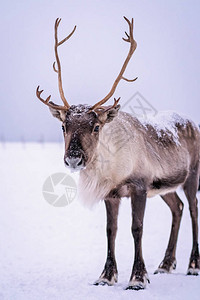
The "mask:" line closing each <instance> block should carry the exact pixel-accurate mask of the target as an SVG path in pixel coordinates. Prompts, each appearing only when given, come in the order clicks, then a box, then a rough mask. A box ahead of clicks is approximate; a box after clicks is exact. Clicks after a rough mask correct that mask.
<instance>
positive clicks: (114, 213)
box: [94, 198, 120, 285]
mask: <svg viewBox="0 0 200 300" xmlns="http://www.w3.org/2000/svg"><path fill="white" fill-rule="evenodd" d="M119 202H120V199H119V198H112V199H106V200H105V205H106V213H107V240H108V252H107V259H106V263H105V267H104V270H103V272H102V274H101V276H100V277H99V279H98V280H97V281H96V282H95V283H94V284H95V285H99V284H101V285H104V284H108V285H113V284H114V283H115V282H117V264H116V260H115V238H116V233H117V218H118V211H119Z"/></svg>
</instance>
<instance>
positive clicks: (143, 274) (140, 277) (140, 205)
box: [127, 190, 149, 290]
mask: <svg viewBox="0 0 200 300" xmlns="http://www.w3.org/2000/svg"><path fill="white" fill-rule="evenodd" d="M145 205H146V191H143V190H142V191H134V192H133V193H132V194H131V206H132V228H131V229H132V234H133V238H134V244H135V259H134V264H133V269H132V274H131V278H130V282H129V285H128V287H127V289H134V290H140V289H144V288H145V287H146V284H147V281H148V282H149V279H148V275H147V271H146V268H145V264H144V260H143V256H142V233H143V218H144V211H145Z"/></svg>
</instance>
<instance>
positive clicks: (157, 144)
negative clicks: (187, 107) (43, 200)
mask: <svg viewBox="0 0 200 300" xmlns="http://www.w3.org/2000/svg"><path fill="white" fill-rule="evenodd" d="M124 18H125V20H126V22H127V23H128V26H129V34H128V33H126V36H127V37H126V38H123V39H124V41H126V42H128V43H129V44H130V49H129V52H128V55H127V57H126V59H125V61H124V64H123V66H122V69H121V71H120V73H119V75H118V76H117V78H116V80H115V82H114V84H113V86H112V88H111V90H110V92H109V93H108V94H107V96H106V97H104V98H103V99H102V100H101V101H99V102H98V103H96V104H95V105H93V106H90V105H82V104H80V105H72V106H70V105H69V104H68V102H67V100H66V98H65V96H64V92H63V88H62V80H61V64H60V60H59V56H58V47H59V46H60V45H61V44H63V43H64V42H65V41H66V40H68V39H69V38H70V37H71V36H72V34H73V33H74V31H75V29H76V27H74V30H73V31H72V32H71V33H70V34H69V35H68V36H67V37H66V38H64V39H63V40H62V41H60V42H59V41H58V37H57V29H58V26H59V23H60V21H61V19H57V20H56V22H55V56H56V62H57V68H56V65H55V63H54V65H53V67H54V71H55V72H57V74H58V85H59V91H60V96H61V99H62V101H63V104H64V105H63V106H60V105H56V104H54V103H53V102H50V101H49V100H50V97H51V96H49V97H48V98H47V99H46V100H44V99H42V98H41V93H42V91H40V90H39V87H38V88H37V92H36V93H37V97H38V98H39V99H40V100H41V101H42V102H43V103H45V104H46V105H48V106H49V107H50V110H51V112H52V114H53V116H54V117H56V118H58V119H59V120H60V121H61V122H62V129H63V135H64V140H65V154H64V163H65V165H66V167H68V168H69V169H70V170H74V171H80V182H79V189H80V197H81V198H82V200H83V201H84V202H85V203H86V204H88V205H93V204H94V203H97V202H98V201H99V200H104V201H105V206H106V212H107V239H108V252H107V259H106V263H105V267H104V270H103V272H102V274H101V276H100V278H99V279H98V280H97V281H96V282H95V284H96V285H99V284H108V285H113V284H114V283H115V282H117V264H116V260H115V237H116V232H117V216H118V210H119V204H120V199H121V198H122V197H130V198H131V206H132V234H133V238H134V244H135V259H134V264H133V269H132V274H131V277H130V282H129V285H128V287H127V289H135V290H138V289H143V288H145V286H146V284H147V282H148V281H149V280H148V275H147V271H146V268H145V264H144V260H143V256H142V245H141V244H142V232H143V218H144V211H145V204H146V198H147V197H152V196H154V195H160V196H161V198H162V199H163V200H164V201H165V202H166V203H167V205H168V206H169V208H170V209H171V212H172V227H171V235H170V239H169V244H168V247H167V250H166V253H165V256H164V259H163V261H162V262H161V264H160V265H159V267H158V269H157V270H156V272H155V273H162V272H165V273H170V272H171V271H172V269H175V267H176V244H177V237H178V231H179V226H180V221H181V216H182V211H183V203H182V201H181V200H180V198H179V197H178V195H177V193H176V190H177V188H178V187H183V189H184V192H185V195H186V197H187V200H188V202H189V209H190V214H191V220H192V231H193V245H192V252H191V256H190V261H189V268H188V272H187V274H188V275H197V274H198V272H199V268H200V257H199V249H198V216H197V214H198V212H197V198H196V192H197V188H198V179H199V153H200V149H199V148H200V134H199V129H198V128H197V127H196V126H195V125H194V123H193V122H192V121H190V120H188V119H187V118H183V117H181V116H179V115H177V114H175V113H171V114H160V115H159V114H158V116H157V120H158V121H156V119H155V120H153V121H145V122H144V121H140V120H138V119H137V118H135V117H133V116H131V115H130V114H128V113H125V112H121V111H119V108H120V106H119V104H118V102H119V99H118V100H116V99H115V100H114V104H113V105H111V106H103V105H104V103H105V102H106V101H107V100H108V99H110V98H111V97H112V95H113V94H114V92H115V90H116V87H117V85H118V83H119V82H120V80H122V79H123V80H126V81H134V80H135V79H136V78H135V79H133V80H129V79H127V78H125V77H124V72H125V69H126V67H127V65H128V62H129V60H130V58H131V56H132V54H133V52H134V51H135V49H136V45H137V44H136V42H135V40H134V38H133V19H132V20H131V21H129V20H128V19H127V18H126V17H124ZM159 119H160V122H159ZM102 159H103V160H104V161H105V162H106V163H105V164H104V163H102Z"/></svg>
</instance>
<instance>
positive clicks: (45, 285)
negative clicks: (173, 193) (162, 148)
mask: <svg viewBox="0 0 200 300" xmlns="http://www.w3.org/2000/svg"><path fill="white" fill-rule="evenodd" d="M0 168H1V169H0V170H1V174H0V182H1V189H0V195H1V208H0V300H32V299H34V300H36V299H37V300H45V299H48V300H51V299H55V300H64V299H65V300H66V299H70V300H71V299H80V300H83V299H84V300H90V299H91V300H96V299H104V300H107V299H111V298H112V299H120V300H121V299H139V300H140V299H145V300H146V299H158V300H160V299H170V300H171V299H181V300H183V299H193V300H195V299H200V298H199V297H200V296H199V295H200V277H199V276H198V277H192V276H186V275H185V274H186V270H187V266H188V262H189V255H190V251H191V246H192V231H191V221H190V217H189V211H188V204H187V201H186V199H185V197H184V196H183V192H182V191H180V192H179V194H180V196H181V198H182V200H183V201H184V203H185V208H184V214H183V219H182V223H181V228H180V234H179V240H178V247H177V269H176V271H174V272H173V274H171V275H162V274H159V275H153V272H154V271H155V269H156V268H157V267H158V264H159V263H160V262H161V260H162V258H163V255H164V252H165V248H166V246H167V242H168V237H169V232H170V227H171V214H170V211H169V209H168V207H167V206H166V204H165V203H164V202H163V201H162V200H161V199H160V198H159V197H155V198H152V199H148V201H147V208H146V212H145V224H144V236H143V253H144V259H145V262H146V267H147V270H148V273H149V276H150V280H151V284H150V285H148V287H147V289H146V290H144V291H131V290H128V291H126V290H124V289H125V287H126V285H127V283H128V280H129V277H130V274H131V269H132V263H133V255H134V251H133V240H132V236H131V231H130V227H131V211H130V201H129V200H127V199H123V201H122V204H121V208H120V215H119V230H118V236H117V240H116V257H117V263H118V271H119V279H118V283H117V284H116V285H115V286H112V287H109V286H93V285H92V283H93V282H94V281H95V280H96V279H97V278H98V277H99V275H100V273H101V272H102V270H103V266H104V263H105V258H106V235H105V209H104V204H103V203H100V204H99V205H98V206H97V207H96V208H95V209H94V210H92V211H91V210H88V209H87V208H84V207H82V206H81V204H80V203H79V202H78V200H77V199H76V200H74V201H73V202H72V203H71V204H70V205H68V206H65V207H54V206H52V205H50V204H49V203H47V202H46V201H45V200H44V198H43V195H42V186H43V183H44V181H45V180H46V178H47V177H48V176H49V175H51V174H54V173H57V172H67V170H66V169H65V167H64V165H63V146H62V145H59V144H45V145H39V144H25V145H21V144H5V145H0ZM72 177H73V178H74V179H75V180H77V175H76V174H72Z"/></svg>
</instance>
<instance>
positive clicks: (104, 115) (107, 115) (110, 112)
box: [97, 104, 120, 123]
mask: <svg viewBox="0 0 200 300" xmlns="http://www.w3.org/2000/svg"><path fill="white" fill-rule="evenodd" d="M119 109H120V105H119V104H118V105H116V106H115V107H112V106H111V107H110V108H106V109H105V110H104V111H103V112H102V111H101V112H99V113H98V112H97V114H98V119H99V120H100V121H101V122H102V123H109V122H111V121H112V120H113V119H114V118H115V117H116V116H117V114H118V111H119Z"/></svg>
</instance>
